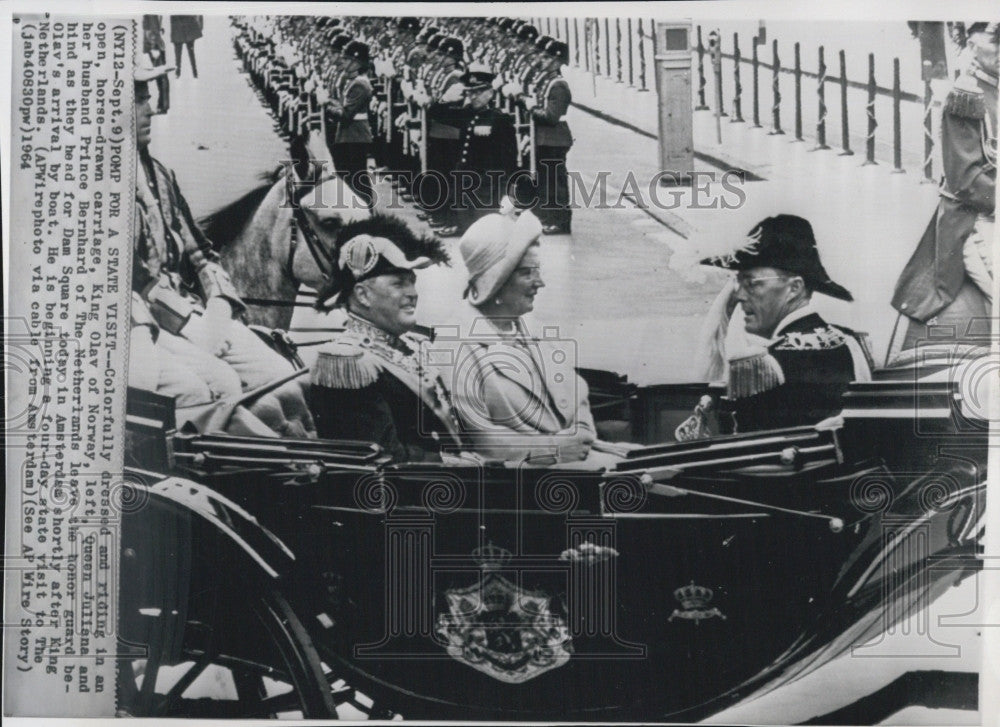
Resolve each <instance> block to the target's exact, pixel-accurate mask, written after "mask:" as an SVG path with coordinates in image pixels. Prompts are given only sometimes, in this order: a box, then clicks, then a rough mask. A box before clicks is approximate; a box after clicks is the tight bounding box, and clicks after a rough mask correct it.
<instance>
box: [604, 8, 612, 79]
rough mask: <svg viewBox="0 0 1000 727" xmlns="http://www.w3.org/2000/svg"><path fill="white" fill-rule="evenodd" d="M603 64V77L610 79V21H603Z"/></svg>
mask: <svg viewBox="0 0 1000 727" xmlns="http://www.w3.org/2000/svg"><path fill="white" fill-rule="evenodd" d="M604 59H605V60H604V63H605V67H606V71H607V73H605V75H606V76H607V77H608V78H611V19H610V18H605V19H604Z"/></svg>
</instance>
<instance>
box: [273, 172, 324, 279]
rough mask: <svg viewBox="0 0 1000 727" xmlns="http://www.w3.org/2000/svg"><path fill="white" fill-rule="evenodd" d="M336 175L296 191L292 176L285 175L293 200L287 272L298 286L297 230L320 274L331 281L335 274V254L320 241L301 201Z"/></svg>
mask: <svg viewBox="0 0 1000 727" xmlns="http://www.w3.org/2000/svg"><path fill="white" fill-rule="evenodd" d="M334 177H336V174H326V175H323V176H322V177H320V178H319V179H318V180H316V182H315V184H312V185H309V186H303V187H300V188H299V189H297V190H295V191H294V192H293V191H292V180H291V177H290V176H286V177H285V184H286V185H287V187H288V198H289V200H290V201H291V202H292V224H291V232H290V235H291V239H290V240H289V243H288V259H287V260H286V261H285V272H286V273H287V274H288V278H289V279H290V280H291V281H292V283H294V284H295V287H296V288H298V287H299V285H300V281H299V280H298V278H296V277H295V253H296V252H297V251H298V246H299V235H298V234H297V232H296V231H298V232H299V233H301V234H302V238H303V239H304V240H305V243H306V247H307V248H308V249H309V254H310V255H312V259H313V262H314V263H316V267H317V269H318V270H319V272H320V275H322V276H323V280H324V281H326V282H329V280H330V278H331V277H332V276H333V272H334V265H335V262H334V259H333V254H332V253H331V252H330V251H328V250H327V249H326V248H325V247H323V243H322V242H321V241H320V239H319V235H317V234H316V231H315V230H314V229H313V227H312V225H311V224H309V219H308V218H307V217H306V213H305V210H303V209H302V207H301V206H300V205H299V202H300V201H301V200H302V198H303V197H305V196H306V195H307V194H308V193H309V192H311V191H312V190H313V189H315V188H316V187H317V186H318V185H320V184H323V183H325V182H328V181H329V180H331V179H333V178H334Z"/></svg>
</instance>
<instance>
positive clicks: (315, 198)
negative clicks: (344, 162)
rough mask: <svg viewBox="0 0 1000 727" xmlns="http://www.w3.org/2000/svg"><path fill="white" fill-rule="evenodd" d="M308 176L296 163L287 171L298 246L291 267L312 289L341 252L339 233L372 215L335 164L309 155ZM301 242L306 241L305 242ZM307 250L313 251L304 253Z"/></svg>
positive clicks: (326, 276)
mask: <svg viewBox="0 0 1000 727" xmlns="http://www.w3.org/2000/svg"><path fill="white" fill-rule="evenodd" d="M306 167H307V168H308V170H309V171H308V173H307V176H305V177H304V178H303V176H302V172H301V170H302V169H303V168H304V167H303V165H301V164H299V163H297V164H295V165H294V166H292V167H290V168H289V169H288V171H287V173H286V184H287V188H288V193H289V194H288V201H289V202H290V204H291V206H292V209H293V215H294V219H295V222H296V225H295V227H296V228H297V229H296V234H297V235H298V236H299V238H300V239H299V240H298V241H297V242H298V243H300V244H299V247H301V248H304V250H301V251H300V250H296V251H295V253H294V255H293V259H292V267H293V272H294V275H295V278H296V279H297V280H298V281H299V282H302V283H304V284H306V285H308V286H309V287H311V288H316V289H319V288H322V287H323V286H324V285H325V284H326V283H327V282H328V281H329V277H330V275H331V273H332V270H333V266H334V264H335V262H336V260H337V256H338V254H339V249H338V244H337V240H338V233H339V232H340V230H341V228H342V227H344V225H347V224H350V223H351V222H357V221H358V220H362V219H366V218H367V217H369V216H370V211H369V209H368V205H367V204H366V203H365V201H364V200H363V199H361V198H360V197H358V195H356V194H355V193H354V191H353V190H352V189H351V188H350V187H349V186H347V184H346V183H345V182H344V180H343V179H341V178H340V177H338V176H337V174H336V171H335V170H334V168H333V163H332V162H331V161H329V160H328V159H324V158H323V157H320V158H319V159H317V158H316V157H314V156H313V155H312V154H310V159H309V163H308V164H307V165H306ZM301 243H305V244H304V245H303V244H301ZM305 250H308V252H309V253H310V254H308V255H305V254H302V253H303V252H304V251H305Z"/></svg>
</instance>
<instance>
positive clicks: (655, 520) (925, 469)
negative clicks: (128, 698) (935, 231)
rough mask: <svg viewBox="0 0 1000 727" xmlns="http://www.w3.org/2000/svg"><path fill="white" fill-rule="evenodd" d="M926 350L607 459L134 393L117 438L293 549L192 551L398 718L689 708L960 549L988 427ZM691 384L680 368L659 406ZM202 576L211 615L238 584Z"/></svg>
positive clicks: (743, 687) (856, 624) (787, 662)
mask: <svg viewBox="0 0 1000 727" xmlns="http://www.w3.org/2000/svg"><path fill="white" fill-rule="evenodd" d="M940 368H942V369H948V367H947V366H943V367H940ZM952 368H954V367H952ZM926 370H927V367H926V366H918V365H914V366H911V367H908V368H902V369H897V370H895V371H893V372H887V373H884V374H883V375H882V376H881V377H880V379H881V380H878V381H876V382H874V383H871V384H864V385H857V386H853V387H852V388H851V390H850V391H849V392H848V393H847V394H846V395H845V412H844V416H843V417H842V418H841V419H839V420H835V421H830V422H826V423H824V424H823V425H820V426H816V427H799V428H794V429H785V430H776V431H771V432H761V433H755V434H745V435H738V436H727V437H717V438H715V439H706V440H697V441H694V442H684V443H666V444H661V445H652V446H648V447H645V448H643V449H639V450H636V451H635V452H633V453H631V454H630V455H629V457H627V458H626V459H624V460H623V461H622V462H621V463H620V464H619V465H618V466H617V467H616V468H615V470H614V471H602V470H592V471H588V470H584V469H579V468H571V467H537V466H527V465H524V464H521V465H511V464H503V463H486V464H472V463H465V464H434V465H429V464H406V463H403V464H389V463H388V462H387V460H386V458H385V457H383V456H382V455H381V453H380V452H379V451H378V448H377V447H374V446H373V445H369V444H365V443H359V442H317V441H288V440H280V441H275V440H270V441H268V440H254V439H251V438H243V437H230V436H226V435H214V436H204V435H179V434H176V433H168V432H167V431H166V430H169V429H170V426H169V422H167V423H166V424H165V425H160V426H156V425H150V424H149V423H150V422H156V421H162V419H163V417H159V416H158V415H157V414H156V413H155V411H153V410H154V409H156V407H157V406H158V405H157V404H156V402H155V400H154V399H150V398H147V399H146V409H145V410H144V411H143V412H142V413H143V415H144V416H142V417H140V419H142V421H143V423H144V424H145V425H146V430H145V432H144V434H142V435H141V436H136V437H134V438H133V444H134V446H133V452H144V453H145V454H144V455H143V456H144V457H146V459H147V460H149V459H153V460H157V461H156V462H155V463H154V464H155V465H157V466H155V467H153V469H158V470H160V471H161V472H162V473H163V474H174V475H180V476H182V477H185V478H188V479H189V480H193V481H195V482H197V483H198V485H197V487H198V488H202V489H203V490H204V491H206V492H210V493H212V497H214V498H217V500H218V502H225V503H229V505H227V506H226V507H228V508H230V509H231V511H232V512H237V513H244V514H246V515H247V516H248V517H251V518H252V519H253V523H254V527H257V528H260V530H261V531H262V532H269V533H273V536H274V537H275V538H276V539H277V540H278V541H280V543H281V544H282V547H283V548H285V549H287V551H288V552H289V553H291V554H293V556H292V557H290V558H287V557H281V558H279V557H277V556H276V555H274V554H273V553H272V554H271V555H270V556H269V557H262V556H261V558H260V559H262V560H263V561H265V562H266V563H267V564H268V568H269V569H270V571H271V572H265V571H266V569H263V568H262V566H261V565H260V563H259V562H256V561H254V558H253V556H251V555H250V553H251V551H254V550H255V546H252V545H249V543H250V540H248V539H247V538H245V537H243V540H242V541H241V542H243V543H246V544H247V545H248V547H247V548H242V549H237V550H233V549H231V548H230V549H229V550H233V554H232V555H226V552H227V551H226V549H216V550H215V552H216V553H217V554H218V557H217V558H216V559H215V561H216V562H211V560H212V559H211V558H210V557H209V558H208V561H207V562H205V560H204V559H202V560H199V559H190V560H189V562H188V566H189V567H191V568H192V569H193V570H194V571H199V570H201V571H204V570H206V569H207V571H208V572H209V573H214V572H218V573H226V574H229V575H231V574H232V573H233V571H234V570H235V569H239V568H248V569H249V570H256V571H258V572H261V573H265V575H266V576H267V577H266V578H263V580H261V579H258V580H257V585H256V586H254V587H258V588H259V587H261V585H260V584H261V583H264V582H265V581H266V582H267V584H268V586H267V588H268V589H270V590H273V591H274V592H275V593H277V594H280V596H281V598H282V599H284V601H285V602H286V603H287V604H288V605H289V607H290V609H291V611H292V612H294V615H295V618H297V619H298V623H300V624H301V626H302V628H303V629H304V631H305V633H306V634H307V635H308V639H307V641H308V644H307V645H308V646H309V647H310V648H313V647H314V648H315V650H316V654H318V657H319V660H320V662H321V663H322V664H324V665H325V668H324V671H325V672H326V678H327V679H328V680H332V678H333V677H332V676H331V675H336V676H337V677H338V678H343V679H344V680H346V681H347V682H348V683H350V684H352V685H355V686H357V687H359V688H360V689H362V690H363V691H364V692H365V693H366V694H369V695H371V696H372V697H374V698H375V699H376V700H377V701H379V702H382V703H385V704H389V705H391V706H392V709H393V710H398V711H399V712H402V713H403V714H405V715H406V716H407V717H412V718H437V719H440V718H453V719H501V720H505V719H509V720H524V719H556V718H564V719H565V718H571V719H581V720H592V719H616V720H638V719H643V718H645V719H682V720H688V719H691V720H693V719H698V718H701V717H704V716H706V715H708V714H711V713H713V712H715V711H718V710H720V709H722V708H724V707H726V706H728V705H729V704H732V703H733V702H735V701H737V700H739V699H741V698H743V697H745V696H747V695H748V694H750V693H753V692H755V691H758V690H761V689H772V688H775V687H776V686H778V685H780V684H781V683H783V682H784V681H786V680H788V679H791V678H793V677H795V676H798V675H800V674H801V673H802V671H803V670H804V669H814V668H816V667H817V666H819V665H820V664H822V663H825V662H826V661H829V660H830V659H832V658H834V657H835V656H837V655H838V654H839V653H842V652H843V650H845V649H847V648H849V647H850V646H852V645H855V644H857V643H861V642H863V641H865V640H866V639H867V638H869V637H871V636H872V635H875V634H877V633H879V632H880V631H882V630H884V629H885V628H887V627H888V626H890V625H891V624H890V623H888V622H887V618H889V616H888V615H887V614H902V613H906V611H907V609H909V608H912V607H915V606H919V605H922V604H926V603H927V602H928V599H929V598H931V597H933V596H934V595H936V594H938V593H939V592H940V590H941V588H942V587H944V586H943V585H942V584H948V583H952V582H955V581H956V580H957V579H960V578H961V577H963V576H965V575H968V574H969V573H972V572H974V571H975V570H976V568H977V564H978V560H977V557H976V556H977V554H978V553H979V543H980V540H981V537H982V532H983V520H982V515H983V513H984V498H985V482H984V479H985V469H986V449H987V448H986V436H987V428H986V427H985V426H984V422H983V421H980V420H977V419H976V418H975V417H970V416H969V413H968V411H967V410H965V409H963V407H962V401H961V394H960V393H958V387H957V385H956V383H955V382H954V381H952V380H947V377H945V380H943V381H931V382H924V383H920V382H922V381H923V379H922V378H921V375H922V373H923V372H925V371H926ZM619 383H621V382H619ZM703 393H704V392H702V391H701V390H700V387H691V386H688V387H678V388H677V392H676V397H675V400H676V401H680V402H682V403H681V404H680V405H678V406H676V407H675V408H676V410H677V411H681V410H682V409H683V403H684V402H687V401H688V400H689V399H690V398H691V397H692V396H700V395H702V394H703ZM613 398H614V397H611V399H613ZM629 399H630V401H631V406H632V408H633V416H632V419H631V423H632V425H633V429H638V428H645V430H646V431H645V434H644V436H655V435H656V432H658V431H662V429H663V427H664V422H665V421H667V420H669V419H670V417H671V416H673V415H672V414H671V411H668V409H669V407H668V406H664V405H663V402H667V401H669V400H670V397H669V392H668V391H667V390H666V389H664V387H658V388H657V389H656V390H655V391H652V392H646V393H645V399H644V394H643V392H641V391H636V390H634V389H631V390H629ZM137 401H138V400H137ZM650 401H656V402H659V403H658V404H656V405H651V404H650ZM160 404H161V405H162V404H163V402H161V403H160ZM627 404H628V402H623V401H619V402H618V405H614V406H611V405H609V407H608V408H607V410H606V411H607V418H609V419H610V420H617V419H618V418H619V417H622V416H623V411H624V409H623V408H622V407H623V406H626V405H627ZM136 408H137V409H138V408H141V407H139V405H138V403H137V406H136ZM168 409H169V406H166V407H165V408H164V411H167V410H168ZM635 412H639V414H637V415H636V414H635ZM906 412H908V413H906ZM167 418H169V417H167ZM636 425H638V426H636ZM133 429H135V427H133ZM161 443H162V444H161ZM134 464H137V463H134ZM146 475H147V477H148V476H149V473H148V471H147V473H146ZM151 487H152V488H153V489H156V487H160V488H161V489H162V485H155V484H153V485H151ZM223 509H225V508H223ZM218 510H219V507H218V506H217V507H216V508H215V511H216V512H217V511H218ZM153 529H155V528H153ZM127 532H128V531H126V533H127ZM150 532H151V529H150V528H149V527H147V528H145V529H144V531H143V533H142V535H143V536H145V537H148V536H149V534H150ZM136 535H137V536H138V535H139V533H137V534H136ZM167 537H175V538H176V537H187V536H184V535H182V534H179V533H178V532H176V529H175V531H171V532H169V533H168V535H167ZM263 540H264V541H266V542H269V543H270V541H271V538H270V536H269V537H268V538H264V539H263ZM262 542H263V541H262ZM126 547H128V544H126ZM266 547H272V546H266ZM189 548H190V546H189ZM210 550H211V549H210ZM258 555H259V554H258ZM932 566H933V567H932ZM227 577H228V575H227ZM192 578H193V576H192ZM126 585H128V584H127V583H126ZM135 585H136V587H139V585H141V584H138V583H136V584H135ZM217 595H218V596H219V598H220V599H221V602H220V603H218V604H217V608H218V609H219V615H220V617H222V618H225V614H226V613H227V611H228V610H229V609H230V608H236V609H237V610H238V605H239V603H238V602H239V601H240V599H243V598H245V597H246V595H247V594H246V593H243V592H238V591H234V592H231V593H228V594H227V593H224V592H219V593H218V594H217ZM279 652H280V650H279ZM734 654H738V658H736V657H734ZM177 658H180V657H177ZM286 671H288V670H287V669H286ZM302 712H303V714H305V710H302Z"/></svg>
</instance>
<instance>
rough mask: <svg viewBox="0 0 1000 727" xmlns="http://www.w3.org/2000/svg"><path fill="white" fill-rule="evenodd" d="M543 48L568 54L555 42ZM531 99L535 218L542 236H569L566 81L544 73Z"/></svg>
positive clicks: (570, 139) (569, 138) (568, 99)
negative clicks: (534, 161)
mask: <svg viewBox="0 0 1000 727" xmlns="http://www.w3.org/2000/svg"><path fill="white" fill-rule="evenodd" d="M554 44H555V45H554ZM547 48H549V49H551V50H547V51H546V52H548V53H550V54H554V55H556V56H557V57H562V56H563V55H564V54H565V53H568V50H567V49H566V47H565V44H564V43H560V42H559V41H556V40H549V41H548V44H547ZM532 95H533V96H534V98H535V100H536V105H535V108H534V109H532V110H531V115H532V118H533V120H534V123H535V158H536V160H537V163H536V164H537V166H536V171H537V180H538V207H537V210H536V214H537V215H538V219H539V220H541V222H542V225H543V229H544V230H545V232H547V233H551V232H569V231H570V222H571V220H572V211H571V210H570V207H569V175H568V174H567V172H566V155H567V154H568V153H569V150H570V147H571V146H573V135H572V134H571V133H570V130H569V125H568V124H567V123H566V120H565V116H566V111H567V110H568V109H569V105H570V103H571V102H572V100H573V96H572V94H571V93H570V89H569V84H568V83H567V82H566V79H564V78H563V77H562V76H561V75H560V74H559V72H558V71H554V70H551V71H546V72H544V73H542V74H541V75H540V76H539V77H538V78H536V79H535V80H534V88H533V93H532Z"/></svg>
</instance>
